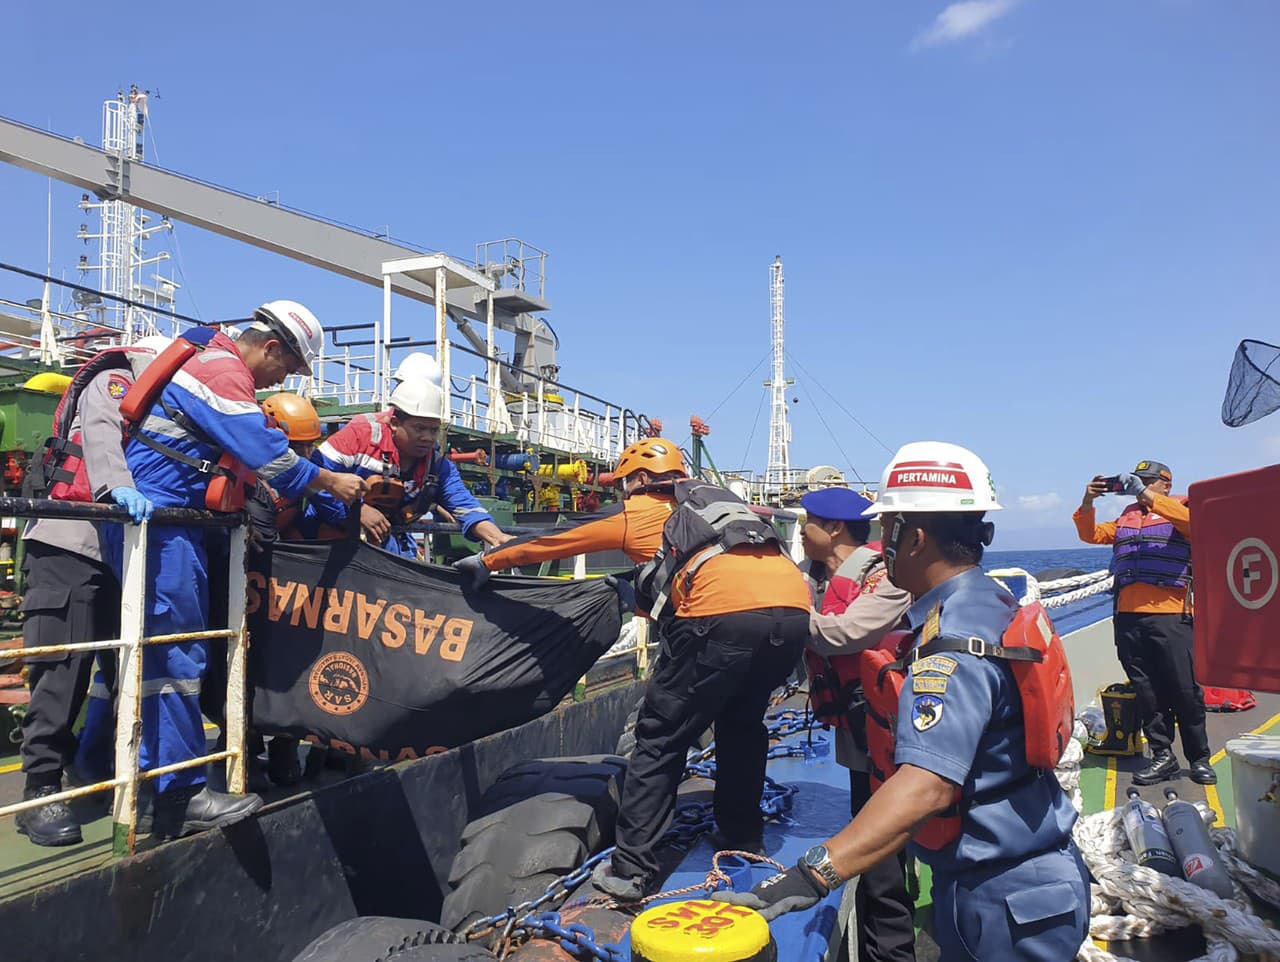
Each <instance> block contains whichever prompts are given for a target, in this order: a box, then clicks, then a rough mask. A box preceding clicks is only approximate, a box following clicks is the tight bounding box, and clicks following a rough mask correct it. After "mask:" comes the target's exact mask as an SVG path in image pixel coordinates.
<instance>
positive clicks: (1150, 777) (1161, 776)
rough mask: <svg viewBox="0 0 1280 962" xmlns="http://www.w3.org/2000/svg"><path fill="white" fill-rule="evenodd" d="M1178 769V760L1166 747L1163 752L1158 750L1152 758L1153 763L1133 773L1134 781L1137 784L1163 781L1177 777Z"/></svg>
mask: <svg viewBox="0 0 1280 962" xmlns="http://www.w3.org/2000/svg"><path fill="white" fill-rule="evenodd" d="M1178 771H1179V768H1178V760H1177V759H1176V758H1174V757H1173V752H1171V751H1169V750H1167V749H1166V750H1165V751H1162V752H1156V753H1155V756H1154V757H1153V758H1152V759H1151V764H1150V765H1148V766H1147V767H1146V768H1144V769H1142V770H1141V771H1137V772H1134V773H1133V783H1134V784H1135V785H1154V784H1155V783H1156V782H1163V781H1166V780H1168V779H1170V778H1174V777H1176V776H1177V774H1178Z"/></svg>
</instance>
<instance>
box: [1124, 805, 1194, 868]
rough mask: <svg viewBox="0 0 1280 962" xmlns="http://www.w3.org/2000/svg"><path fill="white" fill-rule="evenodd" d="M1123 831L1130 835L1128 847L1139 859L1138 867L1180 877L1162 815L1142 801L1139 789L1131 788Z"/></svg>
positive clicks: (1125, 809)
mask: <svg viewBox="0 0 1280 962" xmlns="http://www.w3.org/2000/svg"><path fill="white" fill-rule="evenodd" d="M1124 832H1125V834H1126V835H1127V836H1129V846H1130V848H1132V849H1133V854H1134V855H1136V856H1138V864H1139V865H1145V866H1146V867H1147V868H1153V869H1155V870H1156V871H1157V872H1163V873H1164V874H1165V875H1172V876H1173V877H1174V878H1180V877H1181V875H1182V873H1181V872H1179V871H1178V862H1177V860H1176V859H1175V858H1174V857H1173V843H1172V842H1170V841H1169V836H1168V834H1167V833H1166V832H1165V830H1164V822H1162V821H1160V813H1159V812H1157V811H1156V807H1155V806H1154V805H1152V804H1151V803H1150V802H1148V801H1145V800H1143V798H1142V796H1141V795H1139V794H1138V790H1137V789H1136V788H1131V789H1129V802H1128V804H1126V805H1125V807H1124Z"/></svg>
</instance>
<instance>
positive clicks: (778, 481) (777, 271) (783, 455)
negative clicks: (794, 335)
mask: <svg viewBox="0 0 1280 962" xmlns="http://www.w3.org/2000/svg"><path fill="white" fill-rule="evenodd" d="M769 300H770V305H771V321H770V323H771V327H772V332H773V376H772V377H771V378H770V379H769V380H767V381H765V382H764V385H765V387H767V388H769V395H770V404H769V461H768V464H767V467H766V468H765V474H764V486H765V492H766V494H767V495H771V496H773V497H777V496H778V495H779V494H781V493H782V491H783V489H784V488H785V487H786V486H787V485H788V484H789V483H790V480H791V424H790V422H789V421H788V420H787V387H788V386H789V385H790V384H792V383H794V382H793V381H791V380H790V379H788V378H787V377H786V372H785V370H784V364H785V360H786V352H785V340H784V330H783V328H784V313H783V276H782V257H781V256H778V257H775V258H774V260H773V264H772V265H771V266H770V268H769Z"/></svg>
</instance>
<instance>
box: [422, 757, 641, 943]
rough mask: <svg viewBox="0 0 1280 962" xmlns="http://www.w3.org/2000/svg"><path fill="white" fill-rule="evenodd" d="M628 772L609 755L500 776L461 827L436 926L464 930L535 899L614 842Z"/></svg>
mask: <svg viewBox="0 0 1280 962" xmlns="http://www.w3.org/2000/svg"><path fill="white" fill-rule="evenodd" d="M625 772H626V762H625V761H624V760H623V759H621V758H617V757H615V756H612V755H584V756H580V757H575V758H545V759H537V760H534V761H529V762H522V763H520V764H519V765H514V766H512V767H511V768H509V769H507V770H506V771H505V772H503V773H502V774H501V775H500V776H499V777H498V779H497V781H495V782H494V783H493V785H492V786H491V787H490V789H489V790H488V791H487V792H485V794H484V796H483V797H482V798H481V802H480V806H479V808H478V811H479V812H480V814H479V815H478V816H477V817H476V818H474V819H472V821H470V822H469V823H468V824H467V826H466V828H465V829H463V832H462V848H461V850H460V851H459V852H458V855H457V857H456V858H455V859H454V861H453V865H452V867H451V868H450V870H449V884H450V885H451V886H452V887H453V890H452V891H451V892H449V894H448V895H446V896H445V899H444V904H443V906H442V907H441V911H440V919H441V922H442V923H443V924H444V925H446V926H448V927H449V928H451V929H453V930H455V931H461V930H462V929H464V928H465V927H466V926H468V925H470V924H471V923H472V922H473V921H475V920H476V919H478V918H481V917H482V916H487V915H495V914H497V913H499V912H502V911H503V910H505V909H506V907H507V906H509V905H518V904H520V903H521V902H525V901H529V900H530V899H534V898H537V897H538V896H540V895H542V894H543V892H544V891H546V888H547V886H548V885H550V884H551V883H552V882H554V881H555V880H556V879H558V878H560V877H561V876H563V875H567V874H568V873H570V872H572V871H573V870H574V869H576V868H578V867H579V866H580V865H581V864H582V863H583V862H584V861H586V859H587V858H588V857H589V856H591V855H593V854H595V853H596V852H599V851H601V850H603V849H604V848H607V847H608V846H609V845H612V844H613V836H614V829H615V826H616V824H617V819H618V803H619V800H620V798H621V795H622V779H623V775H624V774H625Z"/></svg>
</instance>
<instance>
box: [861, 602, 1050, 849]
mask: <svg viewBox="0 0 1280 962" xmlns="http://www.w3.org/2000/svg"><path fill="white" fill-rule="evenodd" d="M892 637H894V639H895V643H896V647H895V649H894V650H889V649H888V648H873V649H871V650H869V651H864V652H863V653H862V677H863V684H864V688H865V695H866V711H867V720H868V722H869V724H868V725H867V751H868V754H869V755H870V756H871V788H872V791H874V790H875V789H877V788H879V787H880V786H881V785H882V784H883V783H884V782H886V781H887V780H888V779H889V777H890V776H891V775H892V774H893V773H894V772H895V771H897V766H896V765H895V764H894V761H893V755H894V747H895V744H896V736H897V726H898V702H899V697H900V695H901V694H902V686H903V683H904V682H905V681H906V678H907V673H908V671H909V670H910V667H911V665H913V664H914V663H915V662H917V661H919V660H920V659H921V658H927V657H929V656H930V655H937V654H945V653H947V652H964V653H968V654H971V655H976V656H978V657H979V658H1003V659H1005V660H1007V661H1008V662H1009V663H1010V667H1011V668H1012V669H1013V678H1014V682H1015V683H1016V684H1017V686H1018V694H1019V695H1020V696H1021V698H1022V720H1023V731H1024V740H1025V744H1026V751H1027V766H1028V768H1029V769H1030V773H1029V774H1030V775H1032V776H1033V775H1034V773H1035V770H1037V769H1047V770H1050V771H1051V770H1053V769H1054V768H1056V767H1057V764H1058V761H1059V759H1061V758H1062V753H1063V752H1064V751H1065V750H1066V747H1067V740H1068V739H1069V738H1070V737H1071V731H1072V727H1073V726H1074V724H1075V696H1074V694H1073V693H1072V688H1071V669H1070V667H1068V665H1067V655H1066V651H1065V650H1064V649H1063V647H1062V639H1061V638H1059V637H1058V632H1057V630H1056V629H1055V628H1054V627H1053V622H1052V621H1050V620H1049V616H1048V614H1047V613H1046V612H1045V610H1044V608H1042V607H1041V606H1040V604H1039V603H1038V602H1037V603H1033V604H1030V605H1027V606H1026V607H1024V608H1020V609H1018V613H1017V614H1015V615H1014V616H1013V621H1011V622H1010V623H1009V627H1008V628H1006V629H1005V631H1004V634H1003V635H1002V636H1001V638H1000V644H998V645H989V644H987V643H986V642H984V641H983V640H982V639H981V638H957V637H954V636H947V635H942V636H939V637H937V638H934V639H933V640H931V641H928V642H926V643H925V644H923V645H920V646H919V647H917V648H910V649H908V646H909V645H910V643H911V641H912V639H913V638H914V637H915V635H914V633H913V632H909V631H902V632H894V633H893V635H892ZM1021 784H1022V780H1021V779H1018V780H1015V781H1014V782H1013V783H1010V784H1006V785H1001V786H998V787H997V788H996V789H994V790H993V792H992V794H991V797H993V798H994V797H999V796H1000V795H1004V794H1007V793H1008V792H1010V791H1012V790H1013V789H1014V788H1016V787H1018V786H1020V785H1021ZM981 800H982V799H979V798H976V797H973V796H970V797H968V798H965V797H964V796H963V795H962V793H961V791H960V789H959V788H956V790H955V792H954V794H953V795H952V800H951V804H950V805H948V806H947V807H946V808H945V809H943V810H942V811H941V812H939V813H938V814H937V815H935V816H934V817H933V818H931V819H929V821H927V822H926V823H925V824H924V825H923V826H922V827H921V829H920V831H919V832H918V833H917V834H916V836H915V841H916V843H917V844H918V845H921V846H922V847H924V848H926V849H929V850H931V851H937V850H939V849H941V848H943V847H945V846H947V845H949V844H951V843H952V842H954V841H955V840H956V839H957V838H959V837H960V831H961V822H960V817H961V815H962V814H963V811H964V809H965V808H966V807H967V806H968V805H972V804H974V803H975V802H977V801H981Z"/></svg>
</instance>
